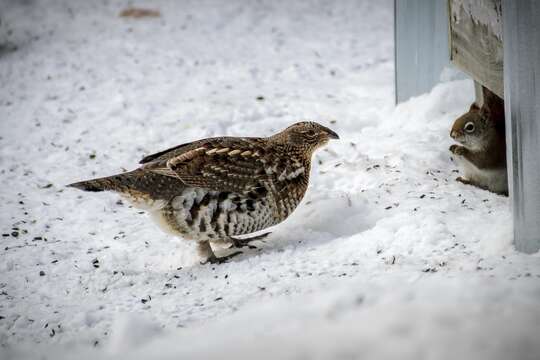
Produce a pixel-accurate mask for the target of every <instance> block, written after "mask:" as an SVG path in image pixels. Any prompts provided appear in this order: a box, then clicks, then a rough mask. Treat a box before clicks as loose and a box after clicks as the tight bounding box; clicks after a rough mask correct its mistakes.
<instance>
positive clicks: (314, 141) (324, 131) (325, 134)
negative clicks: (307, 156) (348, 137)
mask: <svg viewBox="0 0 540 360" xmlns="http://www.w3.org/2000/svg"><path fill="white" fill-rule="evenodd" d="M273 138H274V140H276V141H277V142H279V143H282V144H284V145H286V146H289V147H292V148H296V149H301V150H303V151H306V152H308V153H311V152H313V151H315V150H316V149H318V148H320V147H321V146H324V145H326V143H328V141H329V140H330V139H339V136H338V134H336V133H335V132H333V131H332V130H330V129H329V128H327V127H326V126H322V125H321V124H318V123H316V122H313V121H302V122H298V123H296V124H293V125H291V126H289V127H288V128H286V129H285V130H283V131H281V132H280V133H278V134H276V135H274V136H273Z"/></svg>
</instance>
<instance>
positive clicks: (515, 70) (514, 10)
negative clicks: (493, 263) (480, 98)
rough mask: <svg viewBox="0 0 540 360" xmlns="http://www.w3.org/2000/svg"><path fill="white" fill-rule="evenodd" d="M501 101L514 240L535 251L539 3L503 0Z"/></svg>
mask: <svg viewBox="0 0 540 360" xmlns="http://www.w3.org/2000/svg"><path fill="white" fill-rule="evenodd" d="M502 14H503V33H504V40H503V41H504V101H505V116H506V143H507V155H508V157H507V158H508V173H509V177H508V178H509V179H510V181H509V185H510V196H511V199H512V210H513V215H514V242H515V245H516V249H517V250H519V251H523V252H527V253H533V252H536V251H538V250H540V23H539V22H538V19H540V2H539V1H536V0H519V1H516V0H503V2H502Z"/></svg>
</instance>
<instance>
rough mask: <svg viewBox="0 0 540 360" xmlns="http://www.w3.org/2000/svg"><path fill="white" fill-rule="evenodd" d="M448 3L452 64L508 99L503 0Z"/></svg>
mask: <svg viewBox="0 0 540 360" xmlns="http://www.w3.org/2000/svg"><path fill="white" fill-rule="evenodd" d="M448 4H449V14H450V22H449V24H450V31H449V35H450V60H451V62H452V63H453V64H454V65H455V66H456V67H458V68H459V69H460V70H462V71H464V72H465V73H467V74H468V75H469V76H471V77H472V78H473V79H474V80H476V81H477V82H479V83H480V84H482V85H483V86H485V87H487V88H488V89H490V90H491V91H492V92H494V93H495V94H497V95H499V96H500V97H501V98H502V97H504V86H503V41H502V39H501V37H502V34H501V32H502V31H501V29H502V10H501V0H449V1H448ZM482 7H483V8H484V9H485V11H482ZM471 8H472V9H471ZM474 10H476V11H477V13H478V12H479V14H480V15H481V16H478V15H477V14H476V13H475V11H474Z"/></svg>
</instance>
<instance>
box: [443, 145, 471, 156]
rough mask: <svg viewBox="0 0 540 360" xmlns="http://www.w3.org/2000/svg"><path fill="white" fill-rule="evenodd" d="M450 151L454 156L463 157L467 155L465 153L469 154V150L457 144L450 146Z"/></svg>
mask: <svg viewBox="0 0 540 360" xmlns="http://www.w3.org/2000/svg"><path fill="white" fill-rule="evenodd" d="M448 150H450V152H451V153H452V154H454V155H461V156H463V155H465V153H466V152H467V149H466V148H465V147H463V146H460V145H456V144H454V145H452V146H450V148H449V149H448Z"/></svg>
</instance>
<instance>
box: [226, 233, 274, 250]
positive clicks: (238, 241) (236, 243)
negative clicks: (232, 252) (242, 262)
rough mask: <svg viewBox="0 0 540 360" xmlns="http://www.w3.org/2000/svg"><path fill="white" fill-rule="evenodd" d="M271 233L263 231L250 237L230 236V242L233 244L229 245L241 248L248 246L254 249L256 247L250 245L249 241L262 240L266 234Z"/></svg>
mask: <svg viewBox="0 0 540 360" xmlns="http://www.w3.org/2000/svg"><path fill="white" fill-rule="evenodd" d="M271 233H272V232H267V233H264V234H261V235H257V236H252V237H249V238H244V239H238V238H234V237H231V240H232V242H233V244H232V246H231V247H235V248H242V247H245V246H247V247H249V248H250V249H256V248H257V247H256V246H253V245H251V244H250V243H251V242H252V241H255V240H262V239H264V238H265V237H267V236H268V235H270V234H271Z"/></svg>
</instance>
